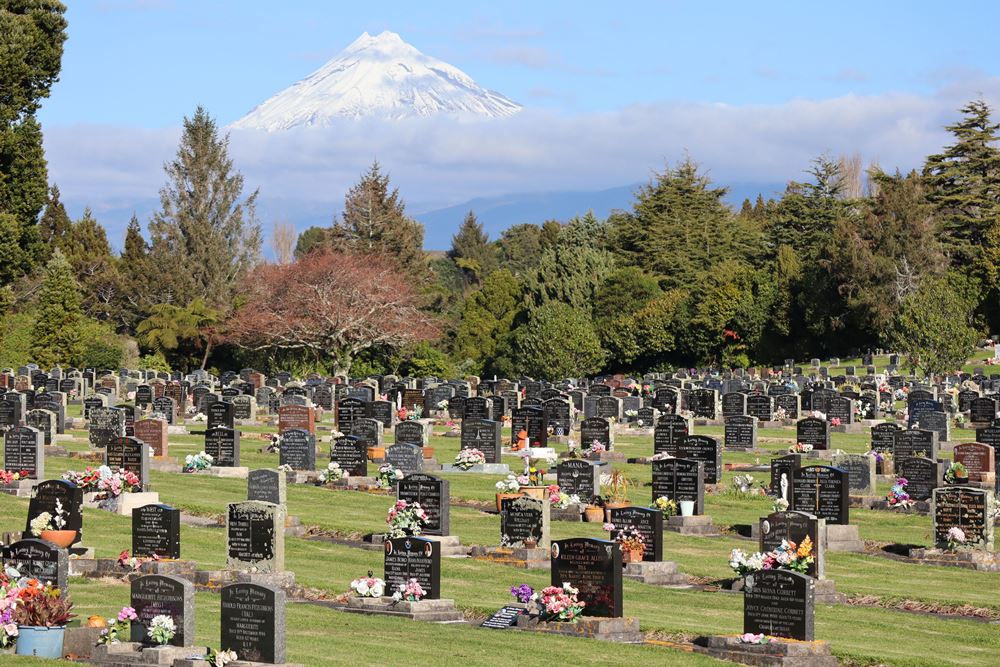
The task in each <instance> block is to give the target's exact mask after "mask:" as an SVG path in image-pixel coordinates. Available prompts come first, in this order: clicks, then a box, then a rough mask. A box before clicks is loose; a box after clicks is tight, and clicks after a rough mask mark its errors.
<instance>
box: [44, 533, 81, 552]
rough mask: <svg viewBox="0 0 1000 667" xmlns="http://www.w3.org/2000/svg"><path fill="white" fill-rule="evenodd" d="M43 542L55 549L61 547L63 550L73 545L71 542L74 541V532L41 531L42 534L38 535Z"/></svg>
mask: <svg viewBox="0 0 1000 667" xmlns="http://www.w3.org/2000/svg"><path fill="white" fill-rule="evenodd" d="M39 537H41V538H42V539H43V540H46V541H48V542H51V543H52V544H54V545H56V546H57V547H62V548H63V549H65V548H66V547H68V546H69V545H71V544H73V540H75V539H76V531H75V530H43V531H42V534H41V535H39Z"/></svg>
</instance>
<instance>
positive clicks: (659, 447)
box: [653, 414, 691, 456]
mask: <svg viewBox="0 0 1000 667" xmlns="http://www.w3.org/2000/svg"><path fill="white" fill-rule="evenodd" d="M690 433H691V427H690V424H689V422H688V420H687V419H685V418H684V417H682V416H681V415H674V414H666V415H663V416H662V417H660V419H659V421H658V422H656V426H655V427H654V429H653V453H654V454H659V453H661V452H666V453H668V454H670V455H671V456H677V447H678V446H679V445H680V443H681V441H683V440H684V438H686V437H687V436H688V435H690Z"/></svg>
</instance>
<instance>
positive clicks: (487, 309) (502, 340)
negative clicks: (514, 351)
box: [453, 268, 523, 374]
mask: <svg viewBox="0 0 1000 667" xmlns="http://www.w3.org/2000/svg"><path fill="white" fill-rule="evenodd" d="M522 289H523V286H522V284H521V281H520V280H518V279H517V278H516V277H515V276H514V274H512V273H511V272H510V271H509V270H508V269H506V268H504V269H500V270H498V271H494V272H493V273H491V274H490V275H489V276H487V277H486V279H485V280H484V281H483V286H482V289H480V290H477V291H476V292H474V293H472V294H470V295H469V298H467V299H466V300H465V303H464V304H463V306H462V313H461V321H460V322H459V324H458V330H457V331H456V335H455V344H454V352H453V355H454V357H455V358H456V359H457V360H459V361H460V362H462V363H464V364H466V365H467V367H468V370H469V372H473V373H480V374H482V373H490V372H500V369H499V368H498V366H497V358H498V357H501V356H505V355H507V353H508V348H509V340H508V339H509V336H510V332H511V330H512V329H513V328H514V322H515V320H516V319H517V317H518V315H519V314H520V312H521V309H522V304H521V293H522Z"/></svg>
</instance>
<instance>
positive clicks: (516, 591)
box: [510, 584, 535, 604]
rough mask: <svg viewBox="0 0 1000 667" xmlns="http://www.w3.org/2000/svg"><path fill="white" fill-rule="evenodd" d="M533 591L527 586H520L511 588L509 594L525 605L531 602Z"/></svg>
mask: <svg viewBox="0 0 1000 667" xmlns="http://www.w3.org/2000/svg"><path fill="white" fill-rule="evenodd" d="M534 593H535V591H534V589H533V588H532V587H531V586H529V585H528V584H521V585H520V586H511V587H510V594H511V595H513V596H514V597H515V598H516V599H517V601H518V602H521V603H522V604H523V603H527V602H528V601H529V600H531V596H532V595H534Z"/></svg>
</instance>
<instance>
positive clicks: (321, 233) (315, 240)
mask: <svg viewBox="0 0 1000 667" xmlns="http://www.w3.org/2000/svg"><path fill="white" fill-rule="evenodd" d="M329 243H330V230H329V229H325V228H323V227H310V228H309V229H307V230H305V231H304V232H302V233H301V234H299V238H298V240H297V241H296V242H295V257H296V258H297V259H302V258H303V257H305V256H306V255H308V254H309V253H311V252H312V251H313V250H319V249H321V248H324V247H326V246H328V245H329Z"/></svg>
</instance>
